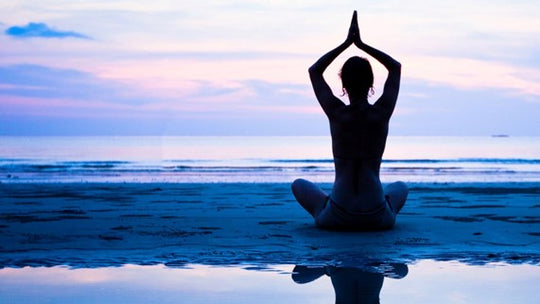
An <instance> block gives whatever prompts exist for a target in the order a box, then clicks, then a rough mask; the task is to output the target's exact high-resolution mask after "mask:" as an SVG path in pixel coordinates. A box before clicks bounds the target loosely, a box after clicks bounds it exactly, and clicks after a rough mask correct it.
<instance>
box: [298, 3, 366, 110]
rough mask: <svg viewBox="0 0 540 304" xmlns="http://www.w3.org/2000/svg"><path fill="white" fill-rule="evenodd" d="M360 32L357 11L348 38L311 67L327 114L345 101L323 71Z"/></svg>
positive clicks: (313, 79)
mask: <svg viewBox="0 0 540 304" xmlns="http://www.w3.org/2000/svg"><path fill="white" fill-rule="evenodd" d="M359 36H360V35H359V33H358V24H357V22H356V11H355V12H354V15H353V20H352V22H351V26H350V28H349V34H348V35H347V39H346V40H345V41H344V42H343V43H342V44H340V45H339V46H337V47H336V48H335V49H333V50H331V51H330V52H328V53H326V54H324V55H323V56H322V57H321V58H319V60H317V62H315V63H314V64H313V65H312V66H311V67H310V68H309V77H310V79H311V85H312V86H313V90H314V91H315V96H316V97H317V100H318V101H319V104H320V105H321V107H322V108H323V110H324V112H325V113H326V115H330V114H331V113H332V112H333V110H334V109H336V108H337V107H340V106H343V105H344V104H343V102H341V100H339V98H337V97H336V96H334V94H333V93H332V89H330V86H329V85H328V83H326V80H324V77H323V73H324V71H325V70H326V68H327V67H328V66H329V65H330V64H331V63H332V62H333V61H334V60H335V59H336V58H337V57H338V56H339V55H340V54H341V53H343V51H344V50H346V49H347V48H348V47H349V46H351V45H352V44H353V43H354V41H355V40H356V37H359Z"/></svg>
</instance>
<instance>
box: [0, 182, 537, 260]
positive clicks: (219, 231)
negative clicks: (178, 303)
mask: <svg viewBox="0 0 540 304" xmlns="http://www.w3.org/2000/svg"><path fill="white" fill-rule="evenodd" d="M330 186H331V185H330V184H325V185H323V187H326V189H327V190H328V188H329V187H330ZM539 194H540V186H539V184H538V183H461V184H459V183H457V184H456V183H454V184H451V183H450V184H448V183H445V184H432V183H429V184H428V183H424V184H423V183H418V184H412V185H410V194H409V198H408V200H407V204H406V205H405V207H404V208H403V209H402V211H401V213H400V214H399V215H398V218H397V223H396V226H395V227H394V229H392V230H390V231H378V232H334V231H324V230H320V229H317V228H315V226H314V224H313V219H311V218H310V217H309V216H308V215H307V213H306V212H305V211H304V210H303V209H302V208H301V207H300V206H299V205H298V204H297V203H296V202H295V200H294V197H293V196H292V194H291V192H290V186H289V184H285V183H264V184H259V183H201V184H189V183H184V184H172V183H161V184H153V183H46V184H33V183H26V184H25V183H18V184H0V200H1V201H0V208H1V209H0V232H1V234H0V244H1V245H0V265H1V266H2V267H24V266H33V267H36V266H54V265H68V266H71V267H75V268H82V267H98V266H120V265H124V264H136V265H152V264H164V265H171V266H181V265H185V264H190V263H198V264H208V265H231V264H308V265H350V264H353V265H354V264H355V263H356V264H357V263H362V262H365V261H374V260H382V261H397V262H411V261H416V260H423V259H435V260H457V261H462V262H466V263H472V264H485V263H489V262H507V263H531V264H538V263H539V262H540V239H539V237H540V229H539V225H538V224H539V223H540V201H539V199H538V198H539Z"/></svg>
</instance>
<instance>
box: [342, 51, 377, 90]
mask: <svg viewBox="0 0 540 304" xmlns="http://www.w3.org/2000/svg"><path fill="white" fill-rule="evenodd" d="M339 76H340V77H341V83H342V85H343V89H344V90H345V91H346V93H347V94H348V95H349V98H355V99H356V98H366V99H367V96H368V93H369V90H370V89H372V88H373V70H372V69H371V64H369V61H368V60H367V59H366V58H361V57H358V56H354V57H351V58H349V59H347V61H345V63H344V64H343V67H342V68H341V72H340V73H339Z"/></svg>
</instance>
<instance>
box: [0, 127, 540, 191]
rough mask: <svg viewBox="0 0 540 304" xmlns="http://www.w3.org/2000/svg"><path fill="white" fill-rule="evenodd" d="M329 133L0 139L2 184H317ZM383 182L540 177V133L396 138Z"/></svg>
mask: <svg viewBox="0 0 540 304" xmlns="http://www.w3.org/2000/svg"><path fill="white" fill-rule="evenodd" d="M333 170H334V167H333V161H332V150H331V141H330V138H329V137H233V136H231V137H210V136H208V137H189V136H176V137H175V136H147V137H129V136H128V137H99V136H95V137H0V182H4V183H7V182H174V183H189V182H290V181H292V180H294V179H295V178H297V177H304V178H308V179H310V180H313V181H315V182H332V181H333V178H334V175H333V174H334V171H333ZM381 180H382V181H383V182H392V181H395V180H403V181H407V182H537V181H540V137H390V138H389V139H388V143H387V146H386V151H385V154H384V157H383V162H382V166H381Z"/></svg>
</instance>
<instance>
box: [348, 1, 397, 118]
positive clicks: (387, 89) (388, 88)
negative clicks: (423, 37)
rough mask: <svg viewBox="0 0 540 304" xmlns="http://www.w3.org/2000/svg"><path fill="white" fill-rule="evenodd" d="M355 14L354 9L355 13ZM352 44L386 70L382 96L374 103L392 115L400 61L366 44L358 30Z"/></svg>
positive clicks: (395, 99)
mask: <svg viewBox="0 0 540 304" xmlns="http://www.w3.org/2000/svg"><path fill="white" fill-rule="evenodd" d="M354 16H356V11H355V15H354ZM354 44H355V45H356V46H357V47H358V48H359V49H361V50H362V51H364V52H366V53H368V54H369V55H370V56H371V57H373V58H375V59H376V60H377V61H379V62H380V63H381V64H382V65H383V66H384V67H385V68H386V69H387V70H388V77H387V78H386V82H385V83H384V90H383V94H382V96H381V97H380V98H379V99H378V100H377V101H376V102H375V105H378V106H381V107H382V108H383V109H384V110H385V112H386V113H387V115H388V117H390V116H391V115H392V112H393V111H394V107H395V106H396V101H397V97H398V93H399V84H400V80H401V63H399V62H398V61H396V60H395V59H394V58H392V57H390V56H389V55H387V54H386V53H384V52H382V51H379V50H378V49H376V48H374V47H372V46H369V45H367V44H366V43H364V42H363V41H362V39H361V38H360V31H358V36H357V37H356V39H355V40H354Z"/></svg>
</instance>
